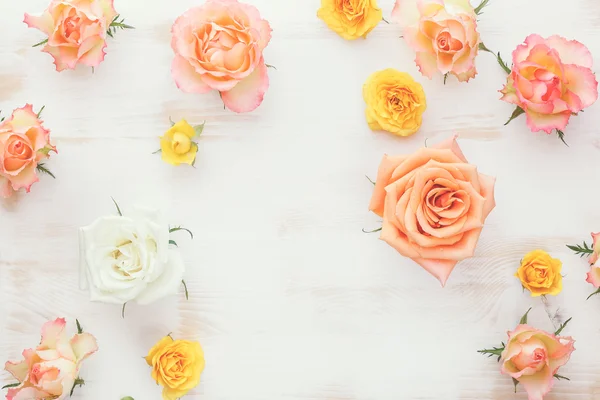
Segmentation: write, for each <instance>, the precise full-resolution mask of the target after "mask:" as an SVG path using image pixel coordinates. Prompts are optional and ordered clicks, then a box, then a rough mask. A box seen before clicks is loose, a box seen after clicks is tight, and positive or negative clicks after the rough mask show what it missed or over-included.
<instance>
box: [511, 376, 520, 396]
mask: <svg viewBox="0 0 600 400" xmlns="http://www.w3.org/2000/svg"><path fill="white" fill-rule="evenodd" d="M512 381H513V385H515V393H517V385H518V384H519V381H518V380H516V379H515V378H512Z"/></svg>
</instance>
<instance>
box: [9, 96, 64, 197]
mask: <svg viewBox="0 0 600 400" xmlns="http://www.w3.org/2000/svg"><path fill="white" fill-rule="evenodd" d="M50 151H54V152H56V148H55V147H54V146H52V145H51V144H50V131H49V130H47V129H45V128H44V127H43V126H42V121H40V120H39V119H38V117H37V114H36V113H35V112H34V111H33V107H32V105H31V104H27V105H26V106H25V107H23V108H18V109H16V110H15V111H13V113H12V115H11V116H10V117H9V118H7V119H6V120H4V122H2V123H0V196H2V197H5V198H6V197H10V196H11V195H12V194H13V192H15V191H17V190H19V189H25V190H26V191H27V192H29V191H30V190H31V186H32V185H33V184H34V183H36V182H37V181H38V180H39V179H38V176H37V173H36V168H37V166H38V164H39V162H40V161H41V160H42V159H44V158H48V157H49V154H48V153H49V152H50Z"/></svg>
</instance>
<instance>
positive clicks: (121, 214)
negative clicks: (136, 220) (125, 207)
mask: <svg viewBox="0 0 600 400" xmlns="http://www.w3.org/2000/svg"><path fill="white" fill-rule="evenodd" d="M111 199H112V201H113V203H115V207H117V212H118V213H119V216H121V217H122V216H123V213H122V212H121V208H120V207H119V205H118V204H117V202H116V201H115V199H113V198H112V197H111Z"/></svg>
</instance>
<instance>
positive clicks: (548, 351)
mask: <svg viewBox="0 0 600 400" xmlns="http://www.w3.org/2000/svg"><path fill="white" fill-rule="evenodd" d="M574 343H575V341H574V340H573V339H572V338H571V337H563V336H555V335H553V334H550V333H547V332H544V331H541V330H539V329H535V328H532V327H531V326H529V325H519V326H517V327H516V329H515V330H514V331H512V332H508V342H506V346H505V349H504V351H503V352H502V355H501V358H500V362H501V363H502V370H501V371H502V373H503V374H506V375H510V376H511V377H512V378H514V379H516V380H517V381H519V383H521V384H523V386H524V387H525V390H526V391H527V394H528V396H529V400H542V399H543V398H544V396H545V395H546V394H547V393H548V392H549V391H550V389H552V385H553V384H554V374H556V373H557V372H558V369H559V368H560V367H562V366H563V365H565V364H566V363H567V362H568V361H569V358H570V357H571V353H572V352H573V350H575V348H574V347H573V344H574Z"/></svg>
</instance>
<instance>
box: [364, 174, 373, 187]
mask: <svg viewBox="0 0 600 400" xmlns="http://www.w3.org/2000/svg"><path fill="white" fill-rule="evenodd" d="M365 178H367V179H368V180H369V182H371V183H372V184H373V186H375V182H373V180H372V179H371V178H369V177H368V176H367V175H365Z"/></svg>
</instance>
